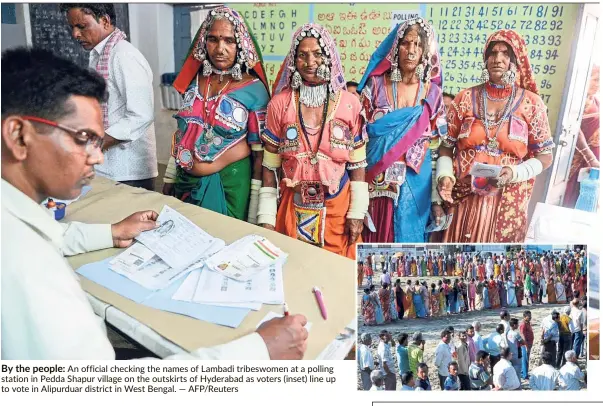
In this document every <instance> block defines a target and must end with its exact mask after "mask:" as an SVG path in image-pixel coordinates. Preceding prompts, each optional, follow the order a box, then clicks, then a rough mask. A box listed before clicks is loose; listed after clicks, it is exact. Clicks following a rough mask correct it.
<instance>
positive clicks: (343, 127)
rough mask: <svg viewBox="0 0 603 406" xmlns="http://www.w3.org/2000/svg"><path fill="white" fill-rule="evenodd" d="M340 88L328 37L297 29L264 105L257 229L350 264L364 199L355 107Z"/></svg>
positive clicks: (319, 30)
mask: <svg viewBox="0 0 603 406" xmlns="http://www.w3.org/2000/svg"><path fill="white" fill-rule="evenodd" d="M345 83H346V82H345V79H344V77H343V69H342V66H341V60H340V58H339V52H338V51H337V48H336V45H335V41H334V40H333V38H332V37H331V35H330V34H329V33H328V32H327V30H325V29H324V28H323V27H321V26H320V25H317V24H304V25H303V26H301V27H300V28H299V29H298V30H297V31H296V32H295V34H294V35H293V41H292V45H291V49H290V51H289V53H288V55H287V57H286V58H285V60H284V62H283V65H282V66H281V69H280V72H279V75H278V77H277V80H276V81H275V87H274V92H273V98H272V100H271V101H270V103H269V104H268V113H267V118H266V130H265V131H264V133H263V134H262V140H263V141H264V144H265V152H264V161H263V166H264V172H263V181H264V182H263V187H262V188H261V189H260V199H259V210H258V224H260V225H263V226H264V227H266V228H269V229H276V231H278V232H280V233H282V234H285V235H288V236H290V237H293V238H297V239H299V240H302V241H304V242H307V243H310V244H312V245H315V246H318V247H322V248H325V249H327V250H329V251H331V252H334V253H336V254H339V255H343V256H347V257H350V258H354V256H355V246H354V243H355V242H357V241H359V237H360V234H361V233H362V229H363V227H364V225H363V221H364V217H365V215H366V213H367V211H368V204H369V194H368V184H367V183H366V182H365V170H364V168H365V167H366V148H365V139H364V137H363V135H362V134H363V126H364V122H363V119H362V117H361V115H360V110H361V106H360V102H359V101H358V98H357V97H356V96H355V95H353V94H352V93H349V92H347V91H346V88H345ZM277 174H282V179H280V188H279V190H280V194H281V195H280V201H279V202H278V204H277V198H278V196H277V184H278V183H277V182H278V177H277ZM277 207H278V210H277Z"/></svg>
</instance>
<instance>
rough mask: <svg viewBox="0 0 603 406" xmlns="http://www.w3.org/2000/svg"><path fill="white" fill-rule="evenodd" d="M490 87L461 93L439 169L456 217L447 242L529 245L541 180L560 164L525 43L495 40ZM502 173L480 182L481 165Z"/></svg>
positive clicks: (488, 52)
mask: <svg viewBox="0 0 603 406" xmlns="http://www.w3.org/2000/svg"><path fill="white" fill-rule="evenodd" d="M484 63H485V65H486V67H485V69H484V70H483V72H482V79H483V80H484V82H485V83H483V84H481V85H478V86H475V87H472V88H470V89H467V90H464V91H462V92H460V93H459V94H458V95H457V97H456V98H455V100H454V101H453V102H452V104H451V105H450V109H449V110H448V115H447V120H448V135H447V136H445V137H443V142H442V145H441V146H440V150H439V155H440V157H439V158H438V161H437V164H436V179H437V182H438V191H439V193H440V196H441V197H442V199H443V200H444V201H445V202H447V204H446V205H445V206H446V209H447V212H448V213H452V214H453V220H452V224H451V226H450V227H449V228H448V229H447V230H446V231H445V232H444V236H443V241H444V242H499V243H502V242H523V241H524V239H525V234H526V231H527V225H528V222H527V215H528V203H529V201H530V198H531V195H532V188H533V185H534V181H535V178H536V176H537V175H538V174H540V173H542V172H543V171H544V170H545V169H546V168H548V167H549V166H550V165H551V163H552V160H553V156H552V149H553V146H554V144H553V140H552V138H551V132H550V127H549V122H548V117H547V113H546V106H545V105H544V103H543V102H542V99H541V98H540V97H539V96H538V88H537V87H536V83H535V81H534V76H533V73H532V70H531V66H530V62H529V59H528V51H527V49H526V45H525V41H524V40H523V38H522V37H521V36H520V35H519V34H517V33H516V32H515V31H512V30H501V31H498V32H496V33H494V34H492V35H491V36H490V38H488V41H487V43H486V46H485V51H484ZM478 162H479V163H484V164H492V165H497V166H499V167H501V170H500V173H499V174H498V177H495V178H488V179H486V178H479V177H477V178H473V176H472V175H471V174H470V170H471V168H472V166H473V165H474V164H475V163H478Z"/></svg>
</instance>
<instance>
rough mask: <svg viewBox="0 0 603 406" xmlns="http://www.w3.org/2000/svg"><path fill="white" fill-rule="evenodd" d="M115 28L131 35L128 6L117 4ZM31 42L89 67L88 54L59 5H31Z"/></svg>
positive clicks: (35, 45)
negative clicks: (72, 34)
mask: <svg viewBox="0 0 603 406" xmlns="http://www.w3.org/2000/svg"><path fill="white" fill-rule="evenodd" d="M114 6H115V14H116V17H117V21H116V23H115V26H116V27H118V28H119V29H120V30H122V31H124V32H125V33H126V34H127V35H128V37H129V35H130V24H129V19H128V4H127V3H115V4H114ZM29 16H30V21H31V40H32V45H33V46H34V47H39V48H44V49H48V50H50V51H52V52H55V53H56V54H58V55H61V56H63V57H66V58H68V59H70V60H72V61H74V62H75V63H77V64H78V65H80V66H88V52H87V51H85V50H84V49H83V48H82V47H81V46H80V44H78V43H77V41H76V40H74V39H73V38H72V37H71V31H70V28H69V25H68V24H67V19H66V17H65V14H64V13H62V12H61V10H60V8H59V4H58V3H52V4H39V3H30V4H29Z"/></svg>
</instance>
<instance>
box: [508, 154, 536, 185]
mask: <svg viewBox="0 0 603 406" xmlns="http://www.w3.org/2000/svg"><path fill="white" fill-rule="evenodd" d="M509 168H511V171H513V177H512V178H511V183H519V182H525V181H526V180H528V179H532V178H535V177H536V176H538V175H540V174H541V173H542V171H543V170H544V167H543V166H542V162H540V160H539V159H537V158H530V159H528V160H527V161H525V162H522V163H520V164H519V165H509Z"/></svg>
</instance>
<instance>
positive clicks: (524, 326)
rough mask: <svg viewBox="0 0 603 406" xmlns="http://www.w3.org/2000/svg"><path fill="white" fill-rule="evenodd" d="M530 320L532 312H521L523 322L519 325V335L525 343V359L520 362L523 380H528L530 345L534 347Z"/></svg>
mask: <svg viewBox="0 0 603 406" xmlns="http://www.w3.org/2000/svg"><path fill="white" fill-rule="evenodd" d="M531 320H532V312H531V311H529V310H526V311H524V312H523V321H522V322H521V323H520V324H519V334H521V338H523V341H524V342H525V343H526V354H525V355H526V359H525V360H522V368H521V377H522V378H523V379H527V378H528V368H529V365H530V354H531V352H532V345H534V331H533V330H532V325H531V324H530V321H531Z"/></svg>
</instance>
